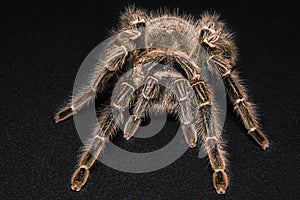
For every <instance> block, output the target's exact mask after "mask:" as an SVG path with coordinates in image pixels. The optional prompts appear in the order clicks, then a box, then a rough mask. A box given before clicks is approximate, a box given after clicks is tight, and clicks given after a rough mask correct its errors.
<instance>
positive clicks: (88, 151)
mask: <svg viewBox="0 0 300 200" xmlns="http://www.w3.org/2000/svg"><path fill="white" fill-rule="evenodd" d="M133 93H134V87H133V86H131V85H130V84H129V83H128V82H123V83H121V84H120V85H118V86H117V90H116V94H117V96H116V98H112V100H111V106H107V107H106V108H105V109H104V110H103V112H102V114H101V115H100V116H99V118H98V121H99V125H98V126H97V127H96V128H95V130H94V132H93V137H92V138H91V139H90V141H89V143H88V145H87V146H86V147H85V148H84V149H83V151H82V154H81V156H80V159H79V163H78V168H77V169H76V170H75V172H74V174H73V176H72V180H71V188H72V190H76V191H79V190H80V189H81V188H82V187H83V186H84V185H85V183H86V182H87V180H88V177H89V174H90V172H89V169H90V168H91V167H92V166H93V165H94V163H95V161H96V159H97V158H98V157H99V155H100V154H101V153H102V151H103V149H104V147H105V144H106V142H107V141H108V140H109V139H110V138H112V137H113V136H114V134H115V133H116V132H117V129H118V127H119V125H120V124H121V123H123V111H124V109H125V108H126V107H128V106H129V104H130V101H131V99H132V96H133Z"/></svg>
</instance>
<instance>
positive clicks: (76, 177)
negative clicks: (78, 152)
mask: <svg viewBox="0 0 300 200" xmlns="http://www.w3.org/2000/svg"><path fill="white" fill-rule="evenodd" d="M89 175H90V171H89V170H88V169H87V167H86V166H80V167H79V168H78V169H77V170H76V171H75V172H74V174H73V177H72V180H71V189H72V190H75V191H77V192H78V191H80V190H81V188H82V187H83V186H84V185H85V183H86V181H87V179H88V177H89Z"/></svg>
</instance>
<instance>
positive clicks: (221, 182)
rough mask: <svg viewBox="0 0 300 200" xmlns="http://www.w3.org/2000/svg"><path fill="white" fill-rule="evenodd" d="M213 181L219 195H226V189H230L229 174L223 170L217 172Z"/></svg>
mask: <svg viewBox="0 0 300 200" xmlns="http://www.w3.org/2000/svg"><path fill="white" fill-rule="evenodd" d="M212 179H213V185H214V187H215V189H216V192H217V193H218V194H225V192H226V189H227V188H228V177H227V174H226V173H225V172H224V171H223V170H220V171H215V172H214V174H213V176H212Z"/></svg>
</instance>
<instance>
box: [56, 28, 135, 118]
mask: <svg viewBox="0 0 300 200" xmlns="http://www.w3.org/2000/svg"><path fill="white" fill-rule="evenodd" d="M140 36H141V32H140V31H137V30H134V29H133V30H127V31H124V32H122V33H119V34H118V35H117V37H115V38H113V41H110V43H109V44H108V46H107V49H105V51H104V55H103V56H102V55H101V58H99V63H98V64H97V66H96V68H95V69H94V72H93V74H91V78H90V80H89V85H88V86H86V87H84V88H82V89H81V90H79V92H77V94H76V95H75V96H73V97H72V98H71V100H70V102H69V103H68V104H67V105H66V106H65V107H63V108H62V109H60V110H59V111H58V112H57V113H56V115H55V117H54V119H55V122H56V123H58V122H61V121H64V120H66V119H69V118H70V117H72V116H73V115H74V114H76V112H77V111H79V110H80V109H81V108H82V107H83V106H84V105H86V104H88V103H89V102H90V101H91V100H92V99H94V98H95V97H96V93H97V92H101V91H102V89H103V88H104V87H105V85H106V83H107V82H108V80H109V79H110V78H111V77H113V76H114V75H115V74H116V73H117V71H118V70H119V69H121V68H122V67H123V66H124V63H125V60H126V59H127V58H128V55H129V54H130V53H132V51H133V50H134V40H135V39H137V38H139V37H140ZM109 45H110V46H109Z"/></svg>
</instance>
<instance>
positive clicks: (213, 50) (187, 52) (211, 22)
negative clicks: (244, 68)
mask: <svg viewBox="0 0 300 200" xmlns="http://www.w3.org/2000/svg"><path fill="white" fill-rule="evenodd" d="M115 33H116V34H119V36H118V39H119V40H120V41H123V43H122V45H119V46H118V45H112V46H110V47H108V50H107V53H106V55H104V58H105V59H104V60H101V61H99V65H101V67H99V68H96V69H95V71H94V73H93V74H92V75H91V77H92V78H91V79H90V81H89V86H88V87H86V88H84V89H82V90H81V91H80V92H79V93H78V94H77V95H76V96H73V97H72V99H71V100H70V102H69V103H68V104H67V105H66V106H65V107H64V108H62V109H61V110H60V111H59V112H57V114H56V115H55V120H56V122H60V121H63V120H65V119H68V118H70V117H72V116H73V115H74V114H76V112H78V111H79V110H80V109H81V108H82V107H83V106H84V105H86V104H87V103H88V102H90V101H91V100H92V99H93V98H95V96H96V93H100V92H101V91H102V89H103V88H104V87H105V86H106V84H107V82H108V81H109V80H110V78H111V77H113V76H114V75H115V74H116V73H117V72H118V73H119V72H120V71H122V69H123V68H124V65H125V62H126V61H127V60H129V59H130V60H131V65H132V66H131V68H132V69H133V72H132V74H131V75H130V76H128V77H127V78H125V79H124V80H123V81H121V83H119V85H118V87H117V89H116V90H115V92H114V94H113V95H114V98H111V100H110V101H111V102H110V104H109V106H107V107H106V108H104V109H103V111H102V113H101V115H100V116H99V118H98V120H99V126H98V127H97V128H96V129H95V131H94V132H93V138H92V140H91V142H90V143H89V145H88V146H86V147H85V148H84V150H83V152H82V154H81V157H80V159H79V163H78V168H77V169H76V170H75V172H74V174H73V177H72V180H71V184H72V185H71V188H72V189H73V190H76V191H79V190H80V189H81V188H82V187H83V186H84V185H85V183H86V181H87V179H88V177H89V173H90V171H89V169H90V168H91V166H92V165H93V164H94V162H95V161H96V159H97V157H98V156H99V155H100V154H101V152H102V150H103V148H104V145H105V143H106V142H107V141H108V140H109V139H110V138H111V137H112V136H113V135H114V134H116V132H117V130H118V127H119V126H120V124H122V123H124V118H123V111H124V109H125V108H127V107H131V108H132V113H131V114H132V118H131V119H132V120H128V121H127V122H125V128H124V138H125V139H130V138H131V137H132V136H133V135H134V134H135V132H136V130H137V129H138V127H139V125H140V124H141V122H142V119H143V117H144V116H145V114H147V112H148V111H149V108H150V107H151V106H152V105H153V104H154V103H158V104H161V105H162V106H163V107H164V108H165V109H166V111H167V112H168V113H169V114H172V115H176V116H178V117H179V120H180V121H181V123H182V126H181V128H182V132H183V135H184V139H185V141H186V143H187V144H188V146H189V147H191V148H193V147H195V146H196V144H197V139H198V140H199V141H202V145H203V146H204V149H206V151H207V154H208V158H209V162H210V165H211V167H212V169H213V171H214V172H213V174H212V181H213V186H214V188H215V189H216V191H217V193H219V194H223V193H225V191H226V189H227V187H228V177H227V174H226V170H227V169H226V158H225V151H224V150H223V148H222V146H223V141H222V137H221V130H220V128H218V127H219V126H218V120H217V119H216V117H215V115H214V110H215V109H216V108H215V105H214V103H213V101H212V99H213V93H212V92H211V88H210V85H209V84H208V83H207V82H206V81H205V79H204V78H203V77H202V75H201V73H200V71H201V68H203V67H204V66H206V67H208V68H209V69H208V70H210V71H214V72H215V73H217V74H219V76H220V77H222V80H223V82H224V85H225V87H226V92H227V95H228V98H229V100H230V101H231V102H232V104H233V105H234V109H235V111H236V113H237V114H238V115H239V116H240V118H241V120H242V122H243V124H244V126H245V128H246V129H247V131H248V135H250V136H251V137H252V138H253V139H254V141H255V142H256V143H257V144H258V145H259V146H260V147H261V148H263V149H266V148H268V146H269V142H268V139H267V138H266V136H265V135H264V134H263V133H262V131H261V128H260V125H259V122H258V119H257V116H256V113H255V109H254V105H253V104H252V103H250V102H249V101H248V98H247V94H246V90H245V88H244V86H243V85H242V83H241V80H240V78H239V76H238V74H237V72H236V71H235V70H233V67H234V66H235V64H236V56H237V50H236V47H235V44H234V43H233V41H232V35H231V34H230V33H229V32H228V31H227V30H226V29H225V27H224V23H223V22H222V21H220V20H219V16H218V15H216V14H210V13H205V14H203V15H202V17H201V19H200V20H194V19H193V18H192V17H190V16H180V15H178V14H177V13H176V12H175V13H169V12H151V13H148V12H146V11H144V10H142V9H137V8H135V7H128V8H127V9H126V11H125V12H124V13H122V15H121V17H120V27H119V29H118V30H117V31H115ZM138 40H139V44H142V46H143V48H140V49H136V44H137V42H136V41H138ZM199 49H202V50H203V49H204V51H205V54H203V53H201V51H199ZM156 63H163V64H164V65H166V66H168V67H171V68H172V67H173V68H177V69H180V70H179V71H181V72H180V73H179V72H178V73H176V72H173V71H170V70H168V68H167V67H165V68H164V67H163V68H159V69H158V68H155V64H156ZM149 64H150V65H151V64H153V65H151V67H150V68H147V70H146V71H147V73H145V69H144V68H143V67H144V66H145V65H147V66H149ZM148 69H149V70H148ZM166 78H168V79H170V80H171V87H172V88H173V92H174V93H175V95H174V94H171V92H170V91H169V90H168V89H167V88H163V87H160V84H159V81H160V80H162V79H166ZM141 83H143V84H142V85H143V86H142V88H141V89H140V90H138V91H136V90H135V88H136V85H139V84H141ZM189 90H192V91H193V92H194V94H195V96H196V99H197V103H196V105H194V107H191V106H189V105H190V101H189V100H190V99H189V96H188V95H189ZM132 102H134V103H132ZM191 108H195V109H196V110H197V111H198V112H197V116H192V115H191V113H192V112H193V111H192V110H191ZM195 118H196V120H197V127H196V126H195V123H193V122H194V120H195ZM211 144H213V146H211Z"/></svg>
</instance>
